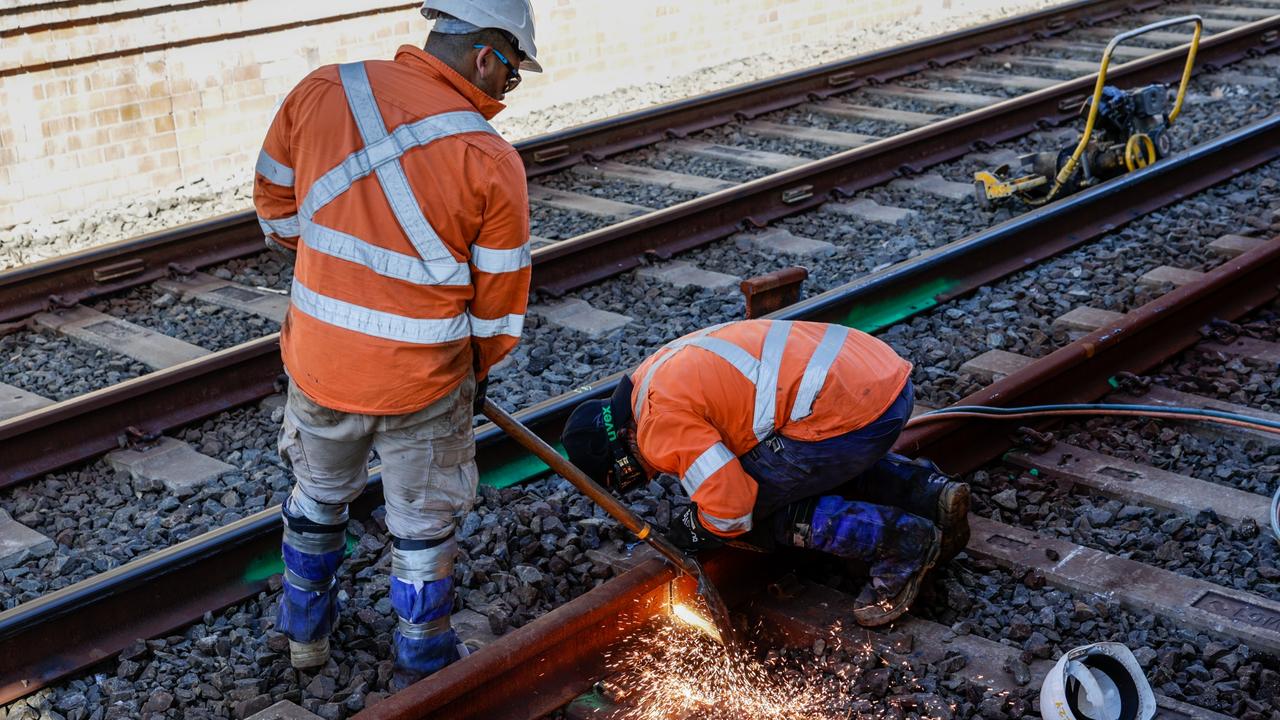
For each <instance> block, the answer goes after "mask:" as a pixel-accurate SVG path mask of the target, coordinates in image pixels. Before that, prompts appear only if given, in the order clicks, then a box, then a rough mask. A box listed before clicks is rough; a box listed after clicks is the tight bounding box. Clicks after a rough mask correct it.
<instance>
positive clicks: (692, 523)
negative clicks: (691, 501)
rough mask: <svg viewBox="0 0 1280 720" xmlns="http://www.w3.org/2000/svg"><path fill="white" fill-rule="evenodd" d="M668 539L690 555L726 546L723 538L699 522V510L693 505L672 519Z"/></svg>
mask: <svg viewBox="0 0 1280 720" xmlns="http://www.w3.org/2000/svg"><path fill="white" fill-rule="evenodd" d="M667 539H668V540H670V541H671V544H672V545H675V546H676V547H678V548H680V549H681V550H684V551H685V552H689V553H693V552H698V551H699V550H705V549H707V548H713V547H719V546H721V545H723V544H724V539H723V538H721V537H719V536H718V535H716V534H715V533H713V532H711V531H710V530H708V529H706V528H705V527H703V526H702V521H700V520H698V510H697V508H696V507H694V506H693V505H690V506H689V507H687V508H685V510H684V512H683V513H681V514H680V515H678V516H676V517H673V518H671V528H670V529H669V530H668V531H667Z"/></svg>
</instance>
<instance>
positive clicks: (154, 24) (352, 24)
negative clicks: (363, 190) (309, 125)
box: [0, 0, 950, 228]
mask: <svg viewBox="0 0 1280 720" xmlns="http://www.w3.org/2000/svg"><path fill="white" fill-rule="evenodd" d="M949 4H950V0H904V1H898V2H894V1H893V0H670V1H666V2H662V1H656V0H534V6H535V9H536V11H537V14H538V21H539V23H538V35H539V39H540V41H541V42H540V52H539V57H540V59H541V60H542V62H543V64H544V65H545V66H546V67H547V68H548V72H547V73H545V74H544V75H542V76H536V75H530V76H529V77H527V79H526V81H525V84H524V86H522V87H521V89H520V91H519V92H518V93H517V94H516V95H514V96H512V98H511V99H512V100H513V102H514V104H515V106H516V108H517V109H528V108H532V107H539V106H545V105H547V104H551V103H553V102H563V101H566V100H572V99H574V98H579V97H586V96H590V95H595V94H598V93H601V92H606V91H609V90H612V89H615V88H618V87H621V86H624V85H627V84H632V83H639V82H646V81H650V80H654V79H657V78H661V77H665V76H668V75H674V74H681V73H685V72H689V71H692V70H694V69H697V68H699V67H704V66H707V65H713V64H721V63H727V64H731V63H732V61H733V60H734V59H735V58H741V57H744V56H747V55H751V54H754V53H755V52H757V51H758V49H759V48H761V47H778V46H779V45H780V44H789V43H800V42H806V41H810V42H812V41H820V40H821V39H822V38H823V37H826V36H830V35H832V34H838V33H842V32H848V31H850V30H852V29H854V28H855V27H865V26H869V25H873V24H876V23H878V22H883V21H885V20H891V19H893V18H896V17H904V16H909V15H915V14H919V13H922V12H930V11H932V10H935V9H940V8H943V7H946V6H948V5H949ZM417 5H418V4H417V3H414V2H394V1H392V0H361V1H360V2H351V1H350V0H307V2H300V1H290V2H282V1H281V0H175V1H174V2H168V3H166V2H160V1H159V0H106V1H103V0H98V1H96V2H83V3H77V4H70V5H68V4H67V3H65V2H54V1H52V0H0V228H4V227H10V226H12V225H14V224H17V223H20V222H26V221H30V220H39V219H42V218H48V217H53V216H57V215H59V214H62V213H65V212H70V211H75V210H78V209H82V208H85V207H88V206H92V205H95V204H99V203H103V202H107V201H118V200H124V199H128V198H131V197H139V196H145V195H147V194H150V193H153V192H155V191H157V190H160V189H171V188H173V187H175V186H177V185H180V184H182V183H183V182H186V181H190V180H192V179H195V178H200V177H204V178H227V177H232V176H236V175H240V174H244V176H245V177H247V173H248V172H249V170H248V169H249V168H250V167H251V165H252V162H253V158H254V157H255V156H256V154H257V149H258V147H259V144H260V143H261V140H262V136H263V133H264V132H265V130H266V126H267V123H268V122H269V121H270V118H271V114H272V112H273V109H274V107H275V105H276V103H277V102H278V101H279V100H280V99H281V98H282V97H283V96H284V95H285V93H287V92H288V91H289V89H290V88H291V87H293V85H294V84H295V83H296V82H297V81H298V80H299V79H300V78H301V77H302V76H303V75H305V74H306V73H307V72H309V71H310V70H311V69H313V68H315V67H317V66H319V65H323V64H328V63H334V62H347V61H351V60H357V59H364V58H386V57H391V55H392V54H393V53H394V51H395V48H396V47H397V46H399V45H401V44H403V43H412V44H421V42H422V40H423V38H424V37H425V34H426V32H427V30H428V27H429V26H428V24H427V22H426V21H425V20H423V19H422V17H421V16H420V15H419V14H418V12H417Z"/></svg>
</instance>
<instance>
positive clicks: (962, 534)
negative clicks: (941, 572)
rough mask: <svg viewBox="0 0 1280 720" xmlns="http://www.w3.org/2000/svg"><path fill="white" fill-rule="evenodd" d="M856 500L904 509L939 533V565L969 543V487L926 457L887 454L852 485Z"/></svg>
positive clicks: (958, 552)
mask: <svg viewBox="0 0 1280 720" xmlns="http://www.w3.org/2000/svg"><path fill="white" fill-rule="evenodd" d="M852 487H853V492H852V493H850V494H851V495H852V496H853V497H854V498H855V499H858V500H863V501H865V502H870V503H875V504H877V505H888V506H890V507H896V508H899V509H901V510H906V511H907V512H909V513H911V514H913V515H919V516H920V517H923V518H925V519H927V520H930V521H932V522H933V524H934V525H937V526H938V529H939V530H941V531H942V552H941V555H940V559H939V562H947V561H949V560H951V559H952V558H954V557H955V556H956V555H958V554H960V551H961V550H964V548H965V546H966V545H968V544H969V486H968V484H966V483H962V482H956V481H954V480H952V479H951V478H950V477H948V476H947V475H945V474H944V473H943V472H942V471H941V470H940V469H938V466H937V465H935V464H934V463H933V461H931V460H929V459H928V458H916V459H914V460H912V459H911V458H907V457H904V456H902V455H898V454H896V453H889V454H887V455H885V456H884V457H883V458H881V459H880V460H879V461H877V462H876V464H875V465H872V466H871V468H870V469H869V470H867V472H865V473H863V474H862V475H860V476H859V477H858V479H857V480H856V481H855V482H854V484H853V486H852Z"/></svg>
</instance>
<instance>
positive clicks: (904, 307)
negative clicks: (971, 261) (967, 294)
mask: <svg viewBox="0 0 1280 720" xmlns="http://www.w3.org/2000/svg"><path fill="white" fill-rule="evenodd" d="M956 284H957V283H956V281H955V280H951V279H949V278H935V279H933V280H929V281H927V282H925V283H924V284H922V285H918V286H916V287H914V288H912V289H911V290H909V291H907V292H905V293H902V294H899V295H896V296H894V297H892V298H889V299H888V300H885V301H883V302H879V303H876V304H872V305H855V306H854V307H853V308H851V309H850V310H849V313H848V314H847V315H845V316H844V319H843V320H841V324H842V325H847V326H849V327H851V328H856V329H858V330H861V331H863V332H875V331H877V330H882V329H884V328H886V327H888V326H890V325H892V324H894V323H896V322H898V321H899V320H902V319H903V318H906V317H910V316H911V315H914V314H915V313H918V312H920V311H921V310H928V309H929V308H931V307H933V306H935V305H937V304H938V296H939V295H941V294H943V293H945V292H947V291H948V290H951V289H952V288H954V287H955V286H956Z"/></svg>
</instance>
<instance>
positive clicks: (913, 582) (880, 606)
mask: <svg viewBox="0 0 1280 720" xmlns="http://www.w3.org/2000/svg"><path fill="white" fill-rule="evenodd" d="M933 533H934V534H933V541H932V542H931V543H930V544H929V548H928V550H927V551H926V554H925V558H924V561H923V563H922V564H921V565H920V569H919V570H917V571H916V572H915V573H913V574H912V575H911V577H909V578H907V580H906V582H905V584H903V586H902V589H901V590H899V591H898V592H897V594H895V595H893V596H890V597H886V596H885V593H884V590H883V588H882V587H880V583H879V582H878V579H877V578H872V579H871V580H870V581H868V582H867V584H866V585H864V586H863V588H862V592H860V593H858V598H857V599H856V600H855V601H854V607H853V618H854V620H857V621H858V624H859V625H861V626H863V627H879V626H881V625H887V624H888V623H891V622H893V621H894V620H897V619H898V618H900V617H902V615H903V613H905V612H906V611H907V610H908V609H909V608H910V607H911V603H913V602H915V600H916V595H918V594H919V593H920V583H921V582H922V581H923V580H924V576H925V575H926V574H928V572H929V570H931V569H933V566H934V565H936V564H937V563H938V557H939V555H940V552H941V549H942V533H941V532H939V531H938V530H937V529H936V528H935V529H934V531H933Z"/></svg>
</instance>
